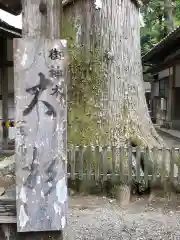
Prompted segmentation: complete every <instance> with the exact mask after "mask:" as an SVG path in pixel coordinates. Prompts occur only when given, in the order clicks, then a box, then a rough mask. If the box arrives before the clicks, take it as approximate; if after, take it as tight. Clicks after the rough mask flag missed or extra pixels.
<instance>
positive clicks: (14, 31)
mask: <svg viewBox="0 0 180 240" xmlns="http://www.w3.org/2000/svg"><path fill="white" fill-rule="evenodd" d="M0 32H6V33H8V34H9V35H11V36H14V37H21V29H18V28H15V27H13V26H11V25H9V24H8V23H6V22H4V21H2V20H1V19H0Z"/></svg>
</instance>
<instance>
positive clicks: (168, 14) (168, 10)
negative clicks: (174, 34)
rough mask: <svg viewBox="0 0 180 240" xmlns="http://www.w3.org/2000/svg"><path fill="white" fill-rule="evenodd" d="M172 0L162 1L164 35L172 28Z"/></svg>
mask: <svg viewBox="0 0 180 240" xmlns="http://www.w3.org/2000/svg"><path fill="white" fill-rule="evenodd" d="M173 4H174V3H173V1H172V0H165V1H164V18H165V23H166V25H165V35H167V34H168V33H170V32H171V31H172V30H173V28H174V18H173V17H174V16H173V13H174V6H173Z"/></svg>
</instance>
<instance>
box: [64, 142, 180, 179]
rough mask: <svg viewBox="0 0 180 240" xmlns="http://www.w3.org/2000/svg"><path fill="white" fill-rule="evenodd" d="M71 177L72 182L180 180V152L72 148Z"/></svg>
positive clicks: (93, 147) (142, 149)
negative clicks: (77, 180) (76, 180)
mask: <svg viewBox="0 0 180 240" xmlns="http://www.w3.org/2000/svg"><path fill="white" fill-rule="evenodd" d="M67 166H68V177H69V178H71V179H72V180H75V179H76V178H78V179H80V180H100V179H103V180H105V181H106V180H108V179H112V180H116V181H117V180H119V181H120V182H124V181H128V182H131V181H132V180H133V179H135V180H136V181H137V182H139V181H141V180H143V181H145V182H148V181H149V180H153V181H155V180H156V179H159V178H160V179H161V180H162V181H164V179H165V178H169V179H174V178H178V180H179V181H180V151H179V149H178V148H173V149H156V148H153V149H146V148H140V147H137V148H132V147H129V148H125V147H120V148H117V147H106V146H105V147H99V146H71V147H69V148H68V161H67Z"/></svg>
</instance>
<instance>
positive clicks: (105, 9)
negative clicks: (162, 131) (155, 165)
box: [101, 0, 164, 148]
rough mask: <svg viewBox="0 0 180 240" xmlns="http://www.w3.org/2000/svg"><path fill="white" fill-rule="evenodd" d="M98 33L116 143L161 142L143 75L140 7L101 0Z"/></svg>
mask: <svg viewBox="0 0 180 240" xmlns="http://www.w3.org/2000/svg"><path fill="white" fill-rule="evenodd" d="M101 23H102V25H101V36H102V44H101V46H103V48H104V52H106V59H107V65H106V66H105V67H106V72H107V80H106V86H105V89H104V92H106V93H107V96H106V97H103V99H107V100H106V102H105V101H104V106H106V108H104V109H103V111H105V112H106V116H107V119H109V127H110V133H111V137H110V139H111V140H113V141H114V143H115V144H116V145H122V144H124V143H128V141H129V140H136V141H137V142H138V144H137V145H144V146H148V147H150V148H152V147H155V146H156V147H161V146H163V145H164V143H163V141H162V139H161V138H160V137H159V135H158V134H157V133H156V131H155V129H154V127H153V124H152V122H151V119H150V116H149V113H148V108H147V104H146V99H145V90H144V83H143V77H142V76H143V75H142V64H141V47H140V38H139V37H140V20H139V11H138V9H137V7H136V6H135V5H134V4H133V3H132V2H131V1H121V0H118V1H108V0H105V1H102V9H101Z"/></svg>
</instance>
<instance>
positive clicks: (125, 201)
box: [116, 185, 131, 207]
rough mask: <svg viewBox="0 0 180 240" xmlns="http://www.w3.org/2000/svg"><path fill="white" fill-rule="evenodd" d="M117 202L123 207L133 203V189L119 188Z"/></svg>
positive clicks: (122, 186) (126, 186)
mask: <svg viewBox="0 0 180 240" xmlns="http://www.w3.org/2000/svg"><path fill="white" fill-rule="evenodd" d="M116 200H117V202H118V203H119V204H120V205H121V206H123V207H127V206H128V205H129V203H130V201H131V187H130V186H129V185H121V186H118V187H117V190H116Z"/></svg>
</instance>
